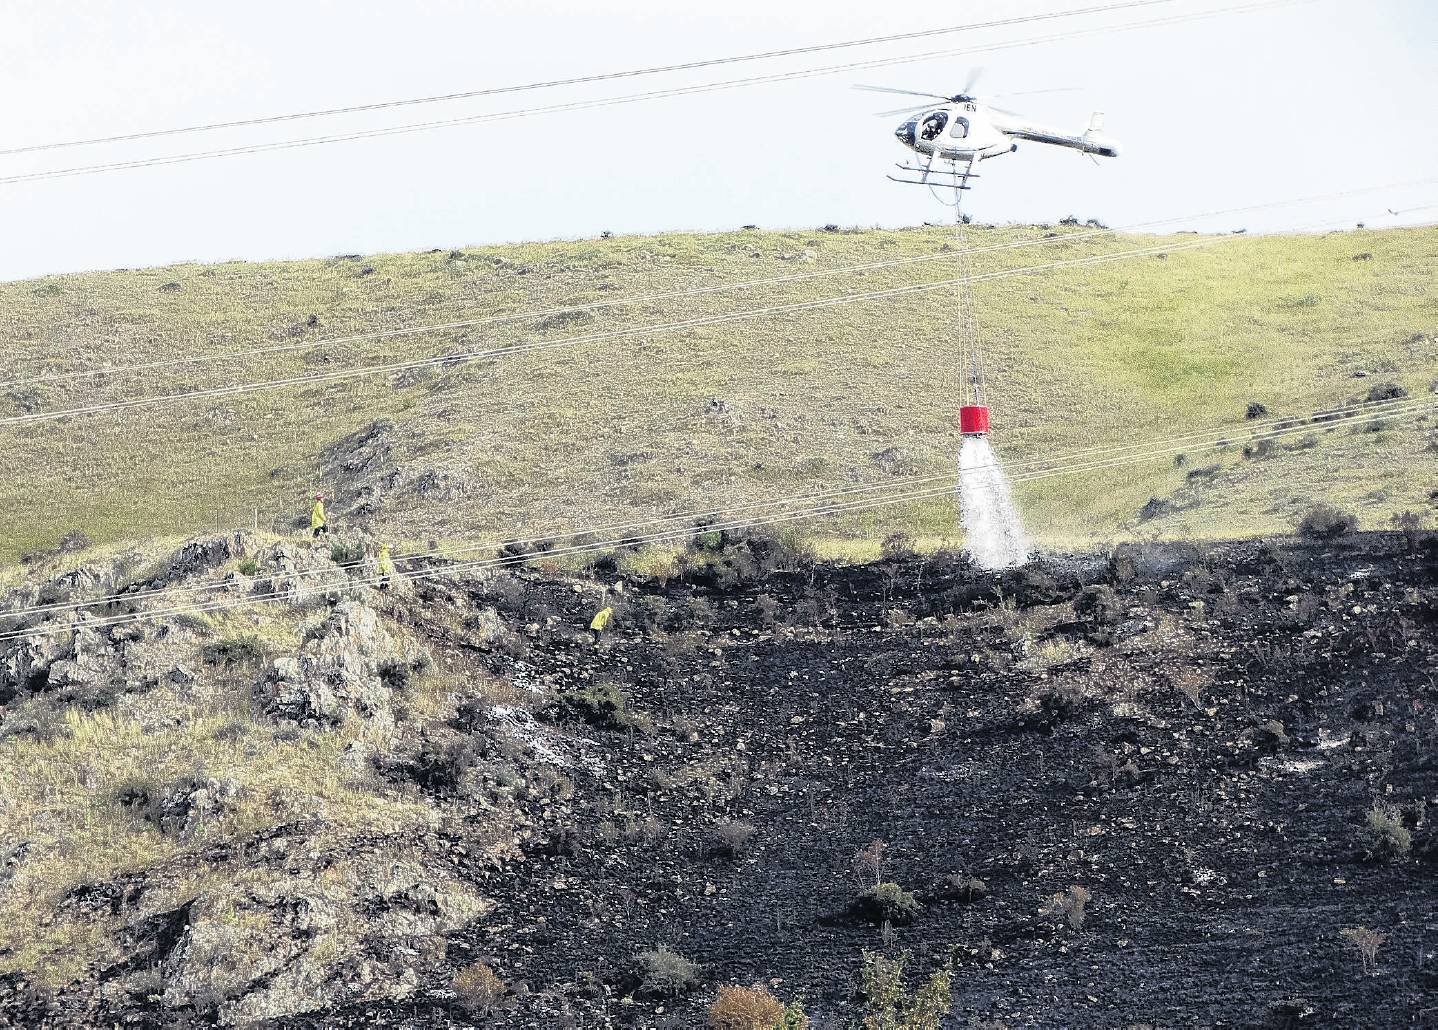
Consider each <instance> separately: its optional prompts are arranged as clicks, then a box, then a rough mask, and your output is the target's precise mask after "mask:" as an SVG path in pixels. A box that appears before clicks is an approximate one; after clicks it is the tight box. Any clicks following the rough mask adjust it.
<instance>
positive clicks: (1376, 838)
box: [1358, 804, 1413, 862]
mask: <svg viewBox="0 0 1438 1030" xmlns="http://www.w3.org/2000/svg"><path fill="white" fill-rule="evenodd" d="M1358 840H1359V843H1360V844H1362V845H1363V847H1364V849H1365V850H1366V851H1367V852H1368V854H1369V855H1371V856H1373V857H1374V858H1377V859H1381V860H1382V861H1385V862H1401V861H1402V860H1403V859H1405V858H1407V857H1408V855H1409V852H1411V851H1412V850H1413V835H1412V834H1411V833H1409V832H1408V828H1407V827H1406V826H1404V825H1403V817H1402V816H1401V815H1400V814H1399V812H1398V809H1396V808H1394V807H1393V806H1392V805H1383V804H1378V805H1374V806H1373V807H1372V808H1370V809H1369V810H1368V815H1367V816H1366V817H1365V819H1364V823H1363V826H1362V827H1360V828H1359V830H1358Z"/></svg>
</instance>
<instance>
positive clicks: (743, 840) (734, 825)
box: [714, 819, 755, 858]
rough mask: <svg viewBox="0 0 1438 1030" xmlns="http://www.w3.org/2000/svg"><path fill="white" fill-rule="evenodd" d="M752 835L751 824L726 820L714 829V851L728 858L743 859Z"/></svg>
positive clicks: (752, 826) (753, 831)
mask: <svg viewBox="0 0 1438 1030" xmlns="http://www.w3.org/2000/svg"><path fill="white" fill-rule="evenodd" d="M754 833H755V830H754V825H753V823H746V822H740V821H738V820H734V819H726V820H724V821H723V822H722V823H720V824H719V825H718V826H716V827H714V838H715V849H716V850H717V851H718V852H719V853H720V854H721V855H726V856H727V857H729V858H743V857H744V855H745V854H746V853H747V852H748V850H749V842H750V841H751V840H753V839H754Z"/></svg>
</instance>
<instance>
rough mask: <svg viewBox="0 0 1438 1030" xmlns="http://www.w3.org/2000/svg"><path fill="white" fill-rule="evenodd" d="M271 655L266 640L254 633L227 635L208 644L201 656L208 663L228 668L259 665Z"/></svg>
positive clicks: (202, 650) (202, 649) (201, 651)
mask: <svg viewBox="0 0 1438 1030" xmlns="http://www.w3.org/2000/svg"><path fill="white" fill-rule="evenodd" d="M268 657H269V648H268V647H266V645H265V642H264V641H263V640H261V639H260V638H259V637H257V636H256V635H255V634H253V633H244V634H241V635H240V636H237V637H225V638H224V639H223V640H216V641H215V642H214V643H210V644H206V645H205V646H204V647H203V648H201V650H200V658H201V660H202V661H204V663H205V664H206V665H223V666H225V667H227V668H232V669H233V668H237V667H240V666H258V665H260V664H261V663H263V662H264V661H265V659H266V658H268Z"/></svg>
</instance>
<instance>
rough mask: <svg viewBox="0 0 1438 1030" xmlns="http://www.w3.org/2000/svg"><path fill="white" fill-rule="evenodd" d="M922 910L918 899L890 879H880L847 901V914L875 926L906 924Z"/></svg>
mask: <svg viewBox="0 0 1438 1030" xmlns="http://www.w3.org/2000/svg"><path fill="white" fill-rule="evenodd" d="M921 911H923V906H922V905H920V904H919V899H918V898H916V897H914V895H913V892H912V891H906V890H904V888H902V887H900V886H899V885H898V884H897V883H894V882H893V881H892V880H882V881H880V882H879V883H876V884H874V886H872V887H870V888H868V889H867V890H865V891H863V893H861V894H859V896H858V897H856V898H854V900H853V901H851V902H849V914H850V915H852V916H854V918H856V919H862V920H864V921H865V922H867V923H873V924H874V925H875V926H881V925H883V924H884V923H889V924H890V925H892V926H907V925H908V924H909V923H912V922H913V921H914V919H915V918H916V917H917V916H918V914H919V913H920V912H921Z"/></svg>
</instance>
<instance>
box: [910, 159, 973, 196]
mask: <svg viewBox="0 0 1438 1030" xmlns="http://www.w3.org/2000/svg"><path fill="white" fill-rule="evenodd" d="M894 167H895V168H897V169H898V170H899V171H901V172H911V173H913V174H915V175H917V176H918V178H917V179H903V178H899V177H897V176H893V175H891V176H889V180H890V181H891V182H904V183H908V184H909V185H911V186H944V187H949V188H954V187H957V188H958V189H961V190H968V189H973V187H972V186H970V185H969V180H970V179H977V178H979V176H978V173H976V172H967V171H960V170H958V169H956V168H955V169H943V168H934V167H932V166H928V167H916V166H914V165H895V166H894Z"/></svg>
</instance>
